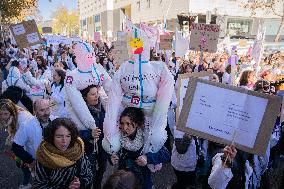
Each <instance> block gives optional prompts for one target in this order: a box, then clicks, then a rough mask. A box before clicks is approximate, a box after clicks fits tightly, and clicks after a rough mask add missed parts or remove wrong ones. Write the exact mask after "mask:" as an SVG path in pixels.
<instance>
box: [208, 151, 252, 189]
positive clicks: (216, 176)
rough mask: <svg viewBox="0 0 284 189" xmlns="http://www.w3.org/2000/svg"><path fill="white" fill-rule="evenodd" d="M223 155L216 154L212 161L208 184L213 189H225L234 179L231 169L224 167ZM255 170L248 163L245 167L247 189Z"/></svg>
mask: <svg viewBox="0 0 284 189" xmlns="http://www.w3.org/2000/svg"><path fill="white" fill-rule="evenodd" d="M221 155H223V153H218V154H216V155H215V156H214V157H213V159H212V164H213V167H212V170H211V174H210V176H209V178H208V184H209V185H210V187H211V188H212V189H225V188H226V187H227V185H228V183H229V182H230V180H231V179H232V178H233V173H232V170H231V168H226V167H224V166H223V165H222V160H221ZM252 172H253V169H252V167H251V166H250V165H249V162H248V161H246V165H245V176H246V183H245V186H246V188H245V189H248V184H249V178H250V176H251V175H252Z"/></svg>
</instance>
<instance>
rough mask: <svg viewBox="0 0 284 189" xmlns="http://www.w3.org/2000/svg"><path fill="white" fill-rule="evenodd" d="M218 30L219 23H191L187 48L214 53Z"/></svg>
mask: <svg viewBox="0 0 284 189" xmlns="http://www.w3.org/2000/svg"><path fill="white" fill-rule="evenodd" d="M219 32H220V26H219V25H216V24H201V23H192V28H191V34H190V43H189V49H190V50H192V51H203V52H210V53H216V51H217V44H218V38H219Z"/></svg>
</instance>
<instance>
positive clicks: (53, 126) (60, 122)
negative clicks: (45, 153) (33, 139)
mask: <svg viewBox="0 0 284 189" xmlns="http://www.w3.org/2000/svg"><path fill="white" fill-rule="evenodd" d="M59 127H65V128H66V129H68V130H69V132H70V133H71V142H70V145H69V147H68V148H70V147H73V146H74V144H75V142H76V140H77V138H78V136H79V132H78V130H77V127H76V124H75V123H74V122H73V121H72V120H71V119H68V118H56V119H55V120H53V121H51V122H50V123H49V124H48V126H47V127H46V128H45V129H44V131H43V139H44V140H45V141H46V142H48V143H50V144H52V145H54V135H55V131H56V130H57V129H59Z"/></svg>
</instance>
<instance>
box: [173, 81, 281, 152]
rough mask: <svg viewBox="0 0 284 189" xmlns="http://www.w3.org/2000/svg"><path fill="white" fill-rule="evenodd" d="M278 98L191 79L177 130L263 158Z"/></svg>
mask: <svg viewBox="0 0 284 189" xmlns="http://www.w3.org/2000/svg"><path fill="white" fill-rule="evenodd" d="M280 105H281V98H280V97H277V96H274V95H267V94H262V93H258V92H255V91H248V90H246V89H243V88H238V87H234V86H228V85H225V84H221V83H215V82H210V81H206V80H202V79H198V78H194V77H191V78H190V79H189V83H188V88H187V91H186V96H185V99H184V105H183V107H182V110H181V114H180V117H179V123H178V129H179V130H182V131H184V132H188V133H190V134H191V135H195V136H199V137H201V138H204V139H207V140H210V141H213V142H217V143H221V144H226V145H230V144H231V143H232V140H233V138H234V145H235V146H236V147H237V148H238V149H240V150H242V151H245V152H249V153H252V154H257V155H260V156H262V155H264V154H265V152H266V149H267V145H268V142H269V140H270V137H271V133H272V130H273V127H274V124H275V120H276V117H277V115H278V114H279V110H280Z"/></svg>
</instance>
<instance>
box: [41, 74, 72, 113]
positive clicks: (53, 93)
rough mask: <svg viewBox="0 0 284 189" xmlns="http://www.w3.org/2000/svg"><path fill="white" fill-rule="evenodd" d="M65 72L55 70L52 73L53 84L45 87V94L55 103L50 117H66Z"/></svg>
mask: <svg viewBox="0 0 284 189" xmlns="http://www.w3.org/2000/svg"><path fill="white" fill-rule="evenodd" d="M65 75H66V73H65V71H64V70H60V69H56V70H55V71H54V73H53V82H52V83H51V85H48V84H47V85H46V86H45V87H46V91H47V94H48V95H49V97H50V100H51V101H52V102H53V103H55V105H54V106H53V110H52V115H53V116H57V117H67V116H68V113H67V109H66V107H65V90H64V80H65Z"/></svg>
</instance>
